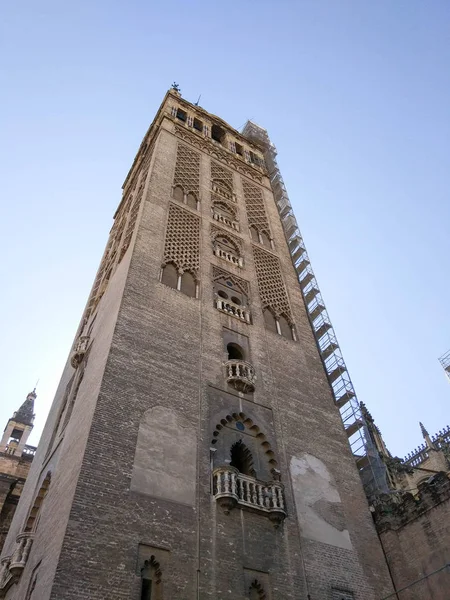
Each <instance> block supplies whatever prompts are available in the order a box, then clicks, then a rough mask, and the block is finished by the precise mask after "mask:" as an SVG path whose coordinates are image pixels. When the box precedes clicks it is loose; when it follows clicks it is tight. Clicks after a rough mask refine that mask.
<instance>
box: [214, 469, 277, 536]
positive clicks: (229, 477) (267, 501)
mask: <svg viewBox="0 0 450 600" xmlns="http://www.w3.org/2000/svg"><path fill="white" fill-rule="evenodd" d="M213 494H214V497H215V499H216V501H217V503H218V504H219V506H221V507H222V508H223V509H224V511H225V513H226V514H228V513H229V512H230V510H232V509H233V508H234V507H235V506H240V507H242V508H248V509H249V510H254V511H256V512H261V513H264V514H266V515H267V516H268V517H269V519H270V520H271V521H272V522H273V523H274V525H275V526H276V527H278V526H279V525H280V524H281V523H282V522H283V521H284V519H285V518H286V508H285V502H284V494H283V486H282V484H281V483H279V482H276V481H271V482H268V483H267V482H263V481H258V480H257V479H255V478H254V477H249V476H248V475H243V474H242V473H240V472H239V471H238V470H237V469H235V468H234V467H231V466H229V465H226V466H223V467H217V468H215V469H214V471H213Z"/></svg>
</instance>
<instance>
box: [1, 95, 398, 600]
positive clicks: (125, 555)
mask: <svg viewBox="0 0 450 600" xmlns="http://www.w3.org/2000/svg"><path fill="white" fill-rule="evenodd" d="M269 175H270V174H269V172H268V168H267V164H266V161H265V158H264V150H263V149H262V148H261V147H260V146H259V145H258V143H257V142H256V141H255V140H252V139H251V138H250V137H248V136H247V137H246V136H245V135H243V134H241V133H239V132H238V131H236V130H235V129H233V128H232V127H231V126H230V125H228V124H227V123H226V122H225V121H223V120H222V119H220V118H219V117H217V116H215V115H213V114H210V113H208V112H207V111H205V110H204V109H203V108H201V107H199V106H197V105H193V104H191V103H189V102H187V101H185V100H184V99H183V98H182V97H181V93H180V91H179V88H178V86H176V87H174V88H172V89H171V90H169V91H168V92H167V94H166V96H165V98H164V100H163V102H162V104H161V107H160V108H159V110H158V112H157V114H156V116H155V119H154V121H153V123H152V124H151V126H150V128H149V130H148V131H147V133H146V135H145V137H144V139H143V141H142V144H141V146H140V148H139V150H138V153H137V155H136V158H135V160H134V162H133V164H132V167H131V169H130V171H129V173H128V175H127V177H126V179H125V182H124V185H123V195H122V200H121V202H120V204H119V206H118V208H117V210H116V212H115V215H114V223H113V226H112V229H111V233H110V236H109V239H108V242H107V245H106V249H105V252H104V255H103V258H102V260H101V263H100V267H99V270H98V272H97V276H96V278H95V282H94V285H93V288H92V291H91V294H90V296H89V298H88V301H87V305H86V309H85V311H84V314H83V316H82V319H81V322H80V326H79V329H78V331H77V334H76V336H75V340H74V343H73V347H72V350H71V353H70V356H69V358H68V361H67V364H66V367H65V369H64V372H63V375H62V378H61V382H60V385H59V387H58V390H57V393H56V396H55V400H54V403H53V406H52V408H51V411H50V414H49V418H48V421H47V424H46V426H45V429H44V432H43V435H42V439H41V442H40V444H39V448H38V452H37V454H36V458H35V461H34V463H33V468H32V470H31V472H30V476H29V478H28V480H27V483H26V486H25V488H24V493H23V496H22V498H21V501H20V504H19V507H18V510H17V513H16V516H15V519H14V522H13V524H12V527H11V530H10V533H9V535H8V538H7V540H6V544H5V549H4V552H3V555H2V559H1V565H2V573H1V578H0V590H1V591H0V594H3V596H4V597H6V598H13V597H15V598H16V597H17V598H26V599H27V600H37V599H39V600H49V599H51V600H63V599H64V600H65V599H75V598H77V599H79V598H80V597H86V598H90V599H93V600H94V599H99V600H100V599H106V598H110V599H111V600H112V599H113V598H114V599H123V600H125V599H127V600H129V599H130V598H132V599H136V600H207V599H211V598H214V599H215V600H225V599H229V598H233V599H239V600H246V599H247V600H248V599H249V598H252V599H254V598H256V599H258V598H260V599H262V598H265V599H266V600H276V599H279V598H283V599H284V600H294V599H295V600H315V599H319V598H320V599H323V598H327V599H330V600H352V599H360V598H364V599H365V600H376V599H377V598H380V597H383V596H384V595H388V594H389V593H390V592H391V583H390V579H389V574H388V571H387V568H386V564H385V561H384V557H383V553H382V549H381V546H380V544H379V540H378V538H377V534H376V532H375V529H374V526H373V522H372V519H371V516H370V513H369V510H368V506H367V502H366V498H365V495H364V491H363V488H362V484H361V481H360V477H359V474H358V469H357V466H356V464H355V460H354V457H353V456H352V454H351V452H350V449H349V445H348V438H347V434H346V432H345V430H344V427H343V424H342V420H341V418H340V414H339V409H338V407H337V406H336V403H335V400H334V398H333V394H332V391H331V387H330V382H329V379H328V378H327V373H326V371H325V369H324V365H323V363H322V360H321V357H320V354H319V350H318V347H317V344H316V340H315V338H314V335H313V331H312V327H311V322H310V320H309V317H308V314H307V311H306V308H305V303H304V300H303V297H302V294H301V290H300V286H299V282H298V279H297V275H296V272H295V269H294V265H293V263H292V259H291V254H290V252H289V248H288V244H287V241H286V237H285V234H284V230H283V227H282V223H281V220H280V216H279V212H278V209H277V205H276V203H275V200H274V195H273V190H272V183H271V178H270V176H269Z"/></svg>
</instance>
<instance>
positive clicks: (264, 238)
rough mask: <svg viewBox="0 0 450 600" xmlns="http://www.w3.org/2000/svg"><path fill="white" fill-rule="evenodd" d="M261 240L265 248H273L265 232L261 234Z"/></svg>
mask: <svg viewBox="0 0 450 600" xmlns="http://www.w3.org/2000/svg"><path fill="white" fill-rule="evenodd" d="M261 240H262V243H263V245H264V246H267V248H270V247H271V243H270V239H269V236H268V235H267V234H266V233H265V232H264V231H262V232H261Z"/></svg>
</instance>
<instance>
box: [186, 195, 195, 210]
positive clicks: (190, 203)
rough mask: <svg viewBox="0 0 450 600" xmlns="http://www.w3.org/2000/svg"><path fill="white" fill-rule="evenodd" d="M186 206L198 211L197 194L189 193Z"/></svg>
mask: <svg viewBox="0 0 450 600" xmlns="http://www.w3.org/2000/svg"><path fill="white" fill-rule="evenodd" d="M186 204H187V205H188V206H189V208H194V209H195V210H197V198H196V197H195V194H193V193H192V192H189V194H188V195H187V199H186Z"/></svg>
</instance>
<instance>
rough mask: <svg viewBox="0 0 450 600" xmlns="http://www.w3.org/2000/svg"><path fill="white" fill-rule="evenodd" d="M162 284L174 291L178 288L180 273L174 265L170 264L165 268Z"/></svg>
mask: <svg viewBox="0 0 450 600" xmlns="http://www.w3.org/2000/svg"><path fill="white" fill-rule="evenodd" d="M161 282H162V283H164V284H165V285H168V286H169V287H171V288H173V289H175V290H176V289H177V286H178V271H177V269H176V267H175V265H174V264H172V263H169V264H168V265H166V266H165V267H164V268H163V272H162V277H161Z"/></svg>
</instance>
